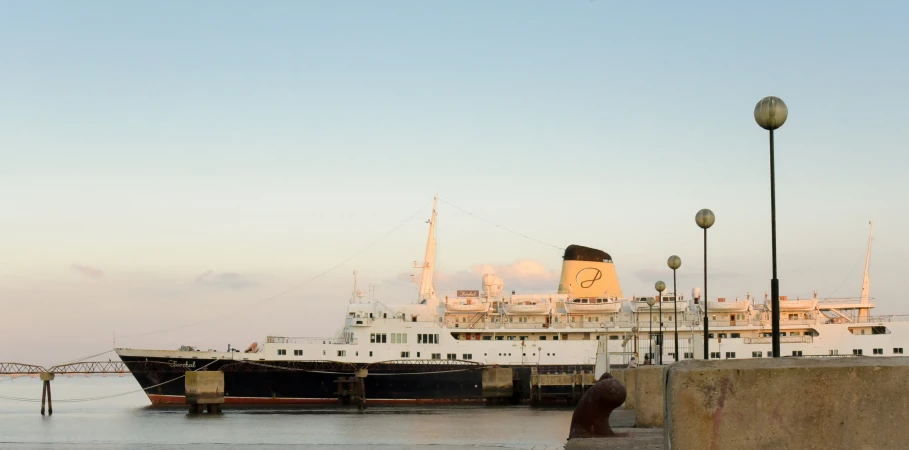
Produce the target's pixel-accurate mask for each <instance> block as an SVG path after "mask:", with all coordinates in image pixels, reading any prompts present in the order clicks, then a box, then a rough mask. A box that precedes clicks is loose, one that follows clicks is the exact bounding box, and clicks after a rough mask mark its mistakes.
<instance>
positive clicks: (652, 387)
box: [626, 366, 668, 428]
mask: <svg viewBox="0 0 909 450" xmlns="http://www.w3.org/2000/svg"><path fill="white" fill-rule="evenodd" d="M664 367H668V366H638V368H636V369H633V370H634V372H635V373H634V378H635V381H634V385H635V386H634V389H635V393H634V402H635V405H634V410H635V411H637V422H635V426H636V427H643V428H653V427H662V426H663V411H664V409H665V408H664V406H663V397H664V395H663V391H664V384H663V369H664ZM626 389H627V388H626ZM626 401H627V400H626Z"/></svg>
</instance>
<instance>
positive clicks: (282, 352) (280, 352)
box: [278, 348, 287, 356]
mask: <svg viewBox="0 0 909 450" xmlns="http://www.w3.org/2000/svg"><path fill="white" fill-rule="evenodd" d="M286 354H287V350H284V349H283V348H282V349H280V350H278V356H281V355H286Z"/></svg>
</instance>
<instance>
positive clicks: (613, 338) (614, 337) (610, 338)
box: [609, 334, 619, 341]
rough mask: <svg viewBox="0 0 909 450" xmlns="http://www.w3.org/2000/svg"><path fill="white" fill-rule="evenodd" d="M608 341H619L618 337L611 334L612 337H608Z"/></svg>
mask: <svg viewBox="0 0 909 450" xmlns="http://www.w3.org/2000/svg"><path fill="white" fill-rule="evenodd" d="M609 340H610V341H617V340H619V335H617V334H613V335H611V336H609Z"/></svg>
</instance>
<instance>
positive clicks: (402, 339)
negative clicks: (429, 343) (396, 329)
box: [391, 333, 407, 344]
mask: <svg viewBox="0 0 909 450" xmlns="http://www.w3.org/2000/svg"><path fill="white" fill-rule="evenodd" d="M391 343H392V344H406V343H407V333H391Z"/></svg>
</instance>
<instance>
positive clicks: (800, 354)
mask: <svg viewBox="0 0 909 450" xmlns="http://www.w3.org/2000/svg"><path fill="white" fill-rule="evenodd" d="M792 356H802V351H801V350H793V351H792Z"/></svg>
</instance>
